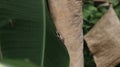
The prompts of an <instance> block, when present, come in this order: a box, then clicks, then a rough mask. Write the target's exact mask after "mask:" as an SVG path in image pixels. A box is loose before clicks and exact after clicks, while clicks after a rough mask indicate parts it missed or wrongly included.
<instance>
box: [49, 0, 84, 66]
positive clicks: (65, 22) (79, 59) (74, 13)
mask: <svg viewBox="0 0 120 67" xmlns="http://www.w3.org/2000/svg"><path fill="white" fill-rule="evenodd" d="M48 1H49V6H50V10H51V14H52V16H53V20H54V24H55V26H56V29H57V32H58V33H59V35H60V36H61V37H62V39H64V44H65V46H66V47H67V50H68V53H69V56H70V67H83V64H84V63H83V33H82V24H83V21H82V0H48Z"/></svg>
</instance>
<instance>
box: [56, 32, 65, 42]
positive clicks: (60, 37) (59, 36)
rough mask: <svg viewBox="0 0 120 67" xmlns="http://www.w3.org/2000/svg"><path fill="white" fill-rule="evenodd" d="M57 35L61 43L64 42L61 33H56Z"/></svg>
mask: <svg viewBox="0 0 120 67" xmlns="http://www.w3.org/2000/svg"><path fill="white" fill-rule="evenodd" d="M56 35H57V37H58V39H59V40H60V41H62V42H64V39H63V37H62V36H61V35H60V33H58V32H56Z"/></svg>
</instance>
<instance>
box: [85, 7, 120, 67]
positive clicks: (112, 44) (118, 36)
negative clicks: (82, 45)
mask: <svg viewBox="0 0 120 67" xmlns="http://www.w3.org/2000/svg"><path fill="white" fill-rule="evenodd" d="M84 38H85V40H86V41H87V43H88V47H89V49H90V51H91V52H92V53H93V56H94V60H95V62H96V65H97V67H115V66H116V65H117V64H119V63H120V22H119V19H118V17H117V15H116V13H115V11H114V9H113V8H112V6H110V8H109V10H108V11H107V13H106V14H105V15H104V16H103V17H102V18H101V19H100V20H99V21H98V22H97V24H96V25H95V26H94V27H93V28H92V29H91V30H90V31H89V32H88V33H87V34H86V35H85V37H84Z"/></svg>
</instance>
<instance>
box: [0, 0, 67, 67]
mask: <svg viewBox="0 0 120 67" xmlns="http://www.w3.org/2000/svg"><path fill="white" fill-rule="evenodd" d="M46 9H48V8H47V6H46V2H45V0H0V22H2V23H3V24H2V23H1V24H0V25H1V26H0V30H1V46H2V53H3V56H4V58H10V59H21V60H25V59H28V60H29V61H30V62H32V63H34V64H36V65H38V66H39V67H69V56H68V53H67V50H66V48H65V46H64V44H63V43H61V41H60V40H59V39H58V38H57V36H56V34H55V29H54V27H53V25H52V26H51V25H49V23H53V21H52V19H49V18H48V17H50V15H49V12H48V10H47V11H46ZM46 13H47V14H46ZM46 29H47V30H46ZM46 31H47V33H46ZM51 38H52V39H51ZM16 62H17V61H16ZM26 67H29V66H26Z"/></svg>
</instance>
